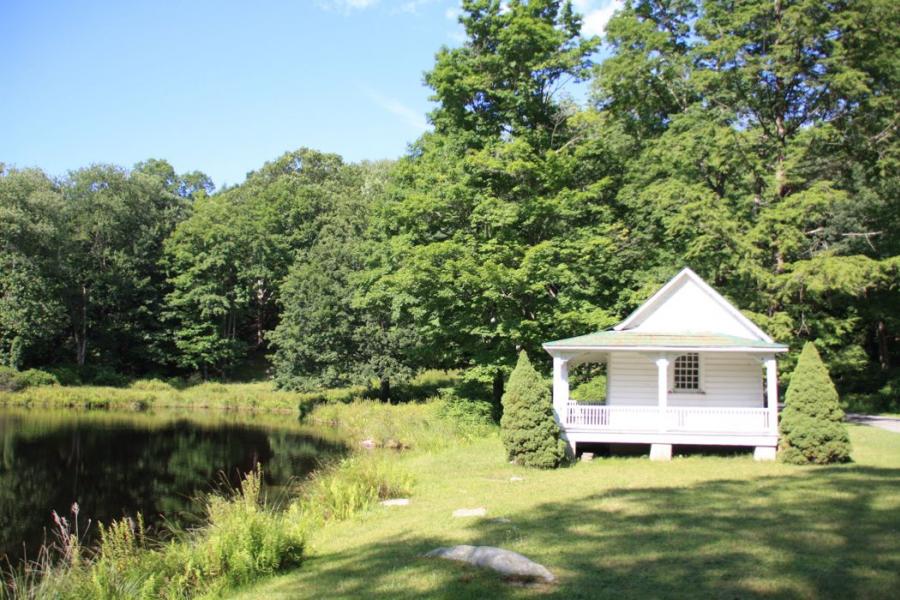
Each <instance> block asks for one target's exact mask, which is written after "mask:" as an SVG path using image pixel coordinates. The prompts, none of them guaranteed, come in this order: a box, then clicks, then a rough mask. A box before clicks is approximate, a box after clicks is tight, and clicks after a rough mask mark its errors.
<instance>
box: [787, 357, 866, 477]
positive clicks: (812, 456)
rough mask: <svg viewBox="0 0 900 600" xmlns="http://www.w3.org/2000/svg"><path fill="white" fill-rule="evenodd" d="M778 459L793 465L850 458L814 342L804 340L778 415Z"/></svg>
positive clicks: (835, 402) (841, 413) (833, 391)
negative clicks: (779, 434)
mask: <svg viewBox="0 0 900 600" xmlns="http://www.w3.org/2000/svg"><path fill="white" fill-rule="evenodd" d="M778 454H779V458H780V459H781V461H782V462H786V463H791V464H795V465H805V464H826V463H833V462H844V461H847V460H850V438H849V437H847V427H846V426H845V425H844V411H842V410H841V407H840V405H839V404H838V394H837V390H836V389H835V388H834V383H832V381H831V377H829V376H828V369H827V368H826V367H825V365H824V364H823V363H822V359H821V358H820V357H819V352H818V350H816V346H815V344H813V343H812V342H807V343H806V345H805V346H804V347H803V352H801V353H800V360H798V361H797V367H796V368H795V369H794V374H793V375H792V376H791V383H790V385H789V386H788V390H787V395H786V396H785V407H784V412H783V413H782V414H781V440H780V443H779V453H778Z"/></svg>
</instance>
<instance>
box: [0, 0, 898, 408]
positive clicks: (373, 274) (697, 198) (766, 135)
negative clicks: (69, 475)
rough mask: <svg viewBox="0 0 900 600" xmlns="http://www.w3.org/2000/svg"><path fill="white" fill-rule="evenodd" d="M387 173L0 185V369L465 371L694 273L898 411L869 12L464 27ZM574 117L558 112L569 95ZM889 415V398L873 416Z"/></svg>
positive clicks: (875, 10) (116, 174)
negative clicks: (421, 124)
mask: <svg viewBox="0 0 900 600" xmlns="http://www.w3.org/2000/svg"><path fill="white" fill-rule="evenodd" d="M460 23H461V24H462V26H463V27H464V29H465V32H466V40H465V41H464V42H463V43H462V44H461V45H460V46H458V47H454V48H448V47H444V48H441V49H439V50H438V51H437V54H436V56H435V62H434V65H433V67H432V69H431V70H430V71H429V72H428V73H426V74H425V77H424V81H425V84H426V85H427V86H429V88H430V89H431V90H432V92H433V96H432V99H433V100H434V102H435V106H436V108H435V109H434V111H433V112H432V113H431V114H430V115H429V120H430V123H431V124H432V128H431V130H430V131H428V132H426V133H424V134H423V135H422V136H421V137H420V138H419V139H418V140H416V141H415V142H414V143H413V144H412V145H411V146H410V148H409V151H408V152H407V154H406V155H405V156H403V157H401V158H400V159H399V160H397V161H391V162H388V161H385V162H376V163H360V164H348V163H346V162H344V161H343V160H342V159H341V157H339V156H337V155H334V154H326V153H321V152H317V151H315V150H311V149H306V148H301V149H299V150H296V151H291V152H287V153H285V154H284V155H282V156H281V157H278V158H276V159H275V160H273V161H271V162H269V163H266V164H265V165H263V166H262V167H261V168H260V169H259V170H257V171H254V172H252V173H250V174H248V176H247V178H246V180H245V181H244V182H243V183H242V184H240V185H237V186H234V187H229V188H226V189H221V190H215V189H214V186H213V185H212V182H211V181H210V180H209V178H207V177H206V176H205V175H203V174H202V173H199V172H192V173H185V174H177V173H176V172H175V170H174V169H173V168H172V167H171V165H169V164H168V163H167V162H166V161H164V160H148V161H146V162H143V163H140V164H137V165H135V166H134V167H133V168H131V169H126V168H121V167H117V166H111V165H92V166H89V167H86V168H83V169H79V170H76V171H73V172H70V173H69V174H68V175H66V176H64V177H61V178H52V177H49V176H47V175H46V174H45V173H43V172H41V171H40V170H38V169H16V168H12V167H3V166H2V165H0V363H2V364H3V365H6V366H11V367H14V368H20V369H24V368H30V367H41V368H57V369H59V368H66V369H70V370H74V371H77V372H79V373H81V374H82V376H83V378H84V379H85V380H90V379H92V378H96V377H99V376H100V375H99V374H103V373H118V374H123V375H126V376H137V375H147V374H153V375H156V374H159V375H175V374H178V375H188V374H191V373H198V374H200V375H202V376H203V377H239V376H241V374H242V373H246V372H248V370H249V371H254V370H255V371H256V372H260V371H263V370H264V371H266V372H267V374H268V376H271V377H272V378H274V380H275V381H276V382H277V383H278V384H279V385H281V386H283V387H288V388H313V387H318V386H327V385H340V384H349V383H353V384H357V383H362V384H369V383H371V382H373V381H377V382H380V384H379V385H380V386H381V389H382V392H383V393H384V394H385V395H389V392H390V384H391V382H392V381H403V380H404V379H406V378H408V377H409V376H410V375H411V374H413V373H415V372H416V371H418V370H421V369H423V368H454V369H462V370H463V371H464V372H465V374H466V377H467V378H468V379H469V380H470V381H477V382H482V383H484V384H491V383H492V384H493V386H494V393H495V396H496V397H499V395H500V394H501V393H502V391H503V381H504V379H505V378H506V377H507V376H508V374H509V373H510V371H511V369H512V367H513V366H514V364H515V361H516V357H517V356H518V354H519V352H520V351H522V350H525V351H527V352H528V353H529V355H530V356H531V357H532V358H533V359H534V360H535V363H536V366H537V367H538V368H543V369H546V367H547V364H548V363H547V361H546V360H545V358H546V357H545V358H541V357H542V356H544V355H543V352H542V351H541V349H540V344H541V342H543V341H547V340H552V339H558V338H563V337H567V336H572V335H578V334H583V333H586V332H589V331H592V330H597V329H602V328H606V327H609V326H611V325H613V324H614V323H616V322H617V321H618V320H620V319H621V318H622V317H623V316H624V315H626V314H627V313H628V312H629V311H630V310H631V309H633V308H634V307H635V306H636V305H637V304H639V303H640V302H641V301H642V300H644V299H645V298H646V297H647V296H648V295H649V293H651V292H652V291H653V290H655V289H656V287H657V286H659V285H660V284H662V283H663V282H664V281H665V280H667V279H668V278H669V277H671V276H672V275H673V274H674V273H676V272H677V271H678V270H679V269H681V268H682V267H684V266H690V267H691V268H692V269H694V270H695V271H697V272H698V273H699V274H700V275H701V276H702V277H704V278H705V279H706V280H707V281H709V282H710V283H711V284H712V285H713V286H714V287H716V288H717V289H718V290H720V291H721V292H722V293H723V294H724V295H725V296H726V297H728V298H729V299H730V300H731V301H733V302H734V303H735V304H736V305H737V306H738V307H740V308H741V309H742V310H743V311H744V312H745V313H746V314H747V315H748V316H749V317H750V318H751V319H753V320H754V321H755V322H756V323H757V324H759V325H760V326H761V327H762V328H763V329H765V330H766V331H768V332H769V333H770V334H771V335H772V336H773V337H774V338H775V339H777V340H778V341H780V342H784V343H787V344H789V345H790V347H791V350H792V354H791V356H790V357H789V359H788V360H786V361H783V363H784V364H783V365H782V366H783V368H784V369H785V371H789V370H790V369H791V367H792V366H793V365H792V363H793V361H794V360H795V357H796V355H797V353H798V352H799V350H800V349H801V348H802V346H803V344H804V342H806V341H811V340H814V341H815V342H816V345H817V346H818V347H819V349H820V351H821V353H822V357H823V359H824V360H825V362H826V363H827V365H828V369H829V371H830V373H831V374H832V376H833V378H834V380H835V383H836V384H837V386H838V389H839V390H841V391H842V392H847V391H851V392H863V393H875V392H878V391H879V390H881V393H882V395H883V396H885V397H888V396H891V395H896V394H897V390H898V389H900V358H898V354H900V349H898V347H897V345H898V344H897V343H898V336H900V310H898V309H900V289H898V285H900V194H898V159H900V152H898V150H900V146H898V143H897V139H896V135H897V126H898V123H897V115H898V114H900V110H898V108H900V107H898V96H897V80H898V77H900V68H898V67H900V59H898V58H897V57H898V56H900V52H898V50H900V44H898V36H900V11H898V9H897V6H896V3H894V2H892V1H891V0H853V1H850V0H843V1H841V0H835V1H829V2H822V1H821V0H776V1H774V2H773V1H771V0H743V1H741V2H737V3H736V2H732V1H729V2H725V1H721V0H703V1H694V0H679V1H675V2H670V1H660V0H656V1H647V0H639V1H631V2H626V3H625V7H624V8H623V9H622V10H620V11H619V12H618V13H617V14H616V15H615V16H614V17H613V18H612V19H611V21H610V22H609V24H608V27H607V31H606V37H605V39H604V40H600V39H599V38H596V37H585V36H583V35H582V34H581V20H580V16H579V15H578V14H577V13H576V12H575V11H574V10H573V9H572V7H571V5H570V3H569V2H561V1H558V0H529V1H526V0H510V1H509V2H504V3H501V2H500V1H499V0H465V1H463V2H462V10H461V16H460ZM573 82H575V83H576V84H578V85H580V86H581V89H589V90H590V91H589V94H588V99H587V100H586V101H583V102H578V101H576V100H574V99H573V97H572V96H571V95H570V93H569V92H567V90H571V89H572V87H571V86H572V84H573ZM891 390H893V392H892V391H891Z"/></svg>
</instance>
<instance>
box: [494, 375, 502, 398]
mask: <svg viewBox="0 0 900 600" xmlns="http://www.w3.org/2000/svg"><path fill="white" fill-rule="evenodd" d="M493 396H494V405H495V406H497V407H500V406H501V402H502V400H503V373H502V372H500V371H497V372H496V373H494V394H493Z"/></svg>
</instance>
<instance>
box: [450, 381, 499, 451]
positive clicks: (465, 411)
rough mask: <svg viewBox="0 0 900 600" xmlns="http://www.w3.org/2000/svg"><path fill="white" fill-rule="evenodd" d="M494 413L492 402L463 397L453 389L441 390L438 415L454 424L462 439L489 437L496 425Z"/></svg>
mask: <svg viewBox="0 0 900 600" xmlns="http://www.w3.org/2000/svg"><path fill="white" fill-rule="evenodd" d="M493 411H494V407H493V405H492V404H491V403H490V402H487V401H485V400H472V399H469V398H465V397H461V396H460V395H459V394H457V393H456V390H455V389H453V388H444V389H443V390H441V403H440V404H439V408H438V415H439V416H440V417H441V418H442V419H446V420H448V421H450V422H451V423H453V424H454V425H455V426H456V429H457V433H458V435H459V436H460V437H462V438H465V439H474V438H477V437H482V436H484V435H487V433H488V432H489V431H490V430H491V429H492V427H493V425H494V419H493Z"/></svg>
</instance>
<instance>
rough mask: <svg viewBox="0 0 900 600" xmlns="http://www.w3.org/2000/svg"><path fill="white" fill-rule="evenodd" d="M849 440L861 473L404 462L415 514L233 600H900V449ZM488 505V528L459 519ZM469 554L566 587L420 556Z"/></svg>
mask: <svg viewBox="0 0 900 600" xmlns="http://www.w3.org/2000/svg"><path fill="white" fill-rule="evenodd" d="M850 431H851V436H852V440H853V445H854V453H853V455H854V459H855V461H856V462H855V463H853V464H849V465H843V466H837V467H822V468H802V467H791V466H786V465H780V464H776V463H755V462H753V460H752V459H751V458H750V457H749V456H738V457H709V456H707V457H698V456H694V457H687V458H677V459H675V460H673V461H672V462H671V463H651V462H650V461H648V460H647V459H645V458H615V459H597V460H594V461H593V462H590V463H579V464H577V465H575V466H574V467H571V468H567V469H561V470H558V471H549V472H540V471H532V470H527V469H523V468H519V467H515V466H512V465H509V464H506V462H505V461H504V455H503V451H502V448H501V446H500V443H499V441H498V440H497V439H496V437H493V438H491V439H487V440H480V441H477V442H474V443H472V444H469V445H466V446H463V447H457V448H453V449H449V450H442V451H433V452H428V453H416V452H410V453H408V454H406V455H403V456H402V457H401V458H399V459H398V460H400V461H401V463H402V464H403V465H404V466H405V467H406V468H407V469H409V470H410V471H411V472H412V473H413V474H414V475H415V478H416V485H415V488H414V490H415V491H414V494H413V496H412V504H411V505H410V506H407V507H397V508H384V507H378V508H377V509H376V510H374V511H372V512H370V513H368V514H366V515H364V516H363V517H360V518H357V519H355V520H352V521H347V522H342V523H333V524H330V525H327V526H325V527H323V528H322V529H320V530H319V531H317V532H316V533H315V534H314V537H313V538H312V539H311V540H310V558H309V559H308V560H306V561H305V563H304V564H303V566H302V567H301V568H299V569H298V570H296V571H294V572H291V573H288V574H286V575H283V576H281V577H278V578H276V579H273V580H270V581H266V582H263V583H262V584H260V585H259V586H257V587H254V588H252V589H248V590H244V591H243V592H242V594H239V597H240V598H267V599H268V598H272V599H275V598H284V599H287V598H350V597H361V598H362V597H364V598H384V599H402V598H420V597H436V598H491V597H533V596H541V597H544V596H546V597H559V598H685V597H697V598H748V597H766V598H773V597H784V598H798V597H799V598H823V597H830V598H882V597H883V598H887V597H896V593H897V590H898V589H900V435H898V434H894V433H890V432H886V431H882V430H878V429H874V428H867V427H858V426H852V427H851V428H850ZM512 476H518V477H523V478H524V480H523V481H510V478H511V477H512ZM478 506H483V507H485V508H487V509H488V516H487V517H486V518H480V519H479V518H476V519H453V518H451V516H450V513H451V512H452V511H453V510H454V509H457V508H462V507H478ZM500 518H504V519H509V522H503V521H501V520H499V519H500ZM460 543H469V544H488V545H496V546H502V547H505V548H508V549H511V550H515V551H517V552H521V553H523V554H525V555H526V556H528V557H530V558H532V559H534V560H536V561H538V562H541V563H543V564H545V565H547V566H548V567H549V568H550V569H551V571H553V572H554V573H555V574H556V575H557V576H558V578H559V582H558V584H556V585H552V586H541V587H534V588H522V587H515V586H512V585H510V584H507V583H504V582H502V581H499V580H498V579H497V578H496V577H495V576H494V575H493V574H492V573H490V572H485V571H481V570H477V569H472V568H464V567H462V566H460V565H458V564H455V563H449V562H446V561H441V560H437V559H425V558H421V555H422V554H423V553H424V552H426V551H427V550H430V549H432V548H435V547H437V546H443V545H450V544H460Z"/></svg>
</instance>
